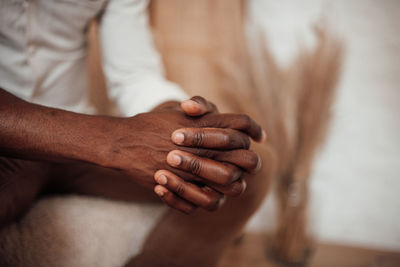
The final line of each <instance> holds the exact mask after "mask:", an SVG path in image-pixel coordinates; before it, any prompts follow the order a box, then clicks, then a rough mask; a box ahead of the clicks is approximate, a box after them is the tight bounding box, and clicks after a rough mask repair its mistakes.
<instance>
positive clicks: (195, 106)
mask: <svg viewBox="0 0 400 267" xmlns="http://www.w3.org/2000/svg"><path fill="white" fill-rule="evenodd" d="M164 107H165V106H164ZM181 108H182V110H183V111H184V112H185V113H186V114H187V115H190V116H201V115H204V114H207V113H218V111H217V109H216V107H215V105H214V104H212V103H211V102H208V101H206V100H205V99H204V98H202V97H193V98H192V99H191V100H187V101H184V102H183V103H182V104H181ZM225 135H226V129H221V128H194V129H193V128H192V129H179V130H176V131H175V132H174V133H173V134H172V140H173V142H174V143H175V144H176V145H180V146H194V147H196V146H203V147H205V148H213V149H221V148H222V149H224V148H225V149H229V148H227V147H226V143H225ZM263 140H265V133H264V132H262V137H261V140H260V139H259V141H263ZM246 147H248V145H246ZM181 149H182V148H181ZM200 154H201V155H205V156H206V157H207V158H211V159H212V160H203V159H201V158H199V157H196V156H194V155H190V154H189V153H186V152H182V151H179V150H176V151H172V152H171V153H169V154H168V157H167V162H168V163H169V164H170V165H171V166H173V167H179V166H183V165H185V164H186V165H188V166H199V165H200V164H201V165H203V167H202V169H206V171H208V172H210V174H212V173H213V172H214V173H215V174H218V166H217V164H216V162H224V164H226V165H230V164H232V165H233V166H237V167H239V168H240V169H243V170H244V171H246V172H250V173H253V172H255V171H257V170H258V169H259V168H260V167H261V160H260V159H259V157H258V155H257V154H255V153H254V152H252V151H248V150H244V149H239V150H228V151H226V150H225V151H223V150H211V149H207V150H203V151H201V152H200ZM182 159H188V160H187V163H183V162H182V161H183V160H182ZM176 162H179V163H180V164H179V166H177V165H176ZM189 168H190V167H189ZM196 168H198V167H196ZM154 177H155V180H156V182H157V183H158V184H159V185H157V186H156V187H155V188H154V190H155V192H156V193H157V194H158V195H159V196H160V197H161V199H162V200H163V201H164V202H165V203H166V204H168V205H169V206H171V207H173V208H175V209H178V210H181V211H183V212H185V213H189V212H190V211H192V210H193V209H194V208H195V207H197V206H199V207H202V208H204V209H206V210H215V209H216V208H217V207H218V206H219V204H220V203H221V200H222V198H223V196H224V195H228V196H238V195H240V194H241V193H243V191H244V190H245V188H246V183H245V181H244V180H242V179H241V178H239V179H237V180H236V181H234V182H232V183H230V184H227V185H220V184H216V183H212V182H207V181H205V182H204V183H202V184H200V183H197V184H196V185H194V184H193V183H191V182H187V181H185V180H183V179H181V178H180V177H179V176H177V175H175V174H174V173H172V172H170V171H167V170H160V171H158V172H157V173H156V174H155V176H154Z"/></svg>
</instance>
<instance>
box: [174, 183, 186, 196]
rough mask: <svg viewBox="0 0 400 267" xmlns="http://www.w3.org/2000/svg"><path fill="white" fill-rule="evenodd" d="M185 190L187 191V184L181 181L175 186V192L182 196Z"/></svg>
mask: <svg viewBox="0 0 400 267" xmlns="http://www.w3.org/2000/svg"><path fill="white" fill-rule="evenodd" d="M185 191H186V188H185V185H184V184H183V183H179V184H178V185H177V186H176V188H175V192H176V193H177V194H178V195H180V196H182V195H183V194H185Z"/></svg>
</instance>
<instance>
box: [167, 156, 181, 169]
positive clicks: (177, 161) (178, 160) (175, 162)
mask: <svg viewBox="0 0 400 267" xmlns="http://www.w3.org/2000/svg"><path fill="white" fill-rule="evenodd" d="M168 161H169V163H170V164H171V165H172V166H179V165H180V164H181V162H182V158H181V157H180V156H179V155H177V154H170V155H169V156H168Z"/></svg>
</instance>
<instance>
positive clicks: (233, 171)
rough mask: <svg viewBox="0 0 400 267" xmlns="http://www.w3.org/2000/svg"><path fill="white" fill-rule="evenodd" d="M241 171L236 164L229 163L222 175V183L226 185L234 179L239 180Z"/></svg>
mask: <svg viewBox="0 0 400 267" xmlns="http://www.w3.org/2000/svg"><path fill="white" fill-rule="evenodd" d="M240 175H241V173H240V171H239V169H237V168H236V167H234V166H231V165H228V166H227V167H226V168H225V172H224V174H223V175H222V183H223V184H224V185H227V184H229V183H231V182H232V181H235V180H237V179H238V178H239V177H240Z"/></svg>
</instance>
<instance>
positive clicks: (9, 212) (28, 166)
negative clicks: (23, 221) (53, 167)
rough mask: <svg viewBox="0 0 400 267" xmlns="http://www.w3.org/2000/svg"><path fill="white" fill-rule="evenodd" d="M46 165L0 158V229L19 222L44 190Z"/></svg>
mask: <svg viewBox="0 0 400 267" xmlns="http://www.w3.org/2000/svg"><path fill="white" fill-rule="evenodd" d="M49 170H50V167H49V165H48V164H46V163H41V162H33V161H27V160H19V159H12V158H6V157H0V228H2V227H4V226H5V225H7V224H9V223H11V222H14V221H16V220H19V219H20V217H21V216H22V215H23V214H24V213H25V212H26V211H27V210H28V209H29V208H30V207H31V206H32V204H33V202H34V201H35V200H36V198H38V196H39V194H40V192H41V191H42V189H43V188H44V186H45V184H46V181H47V179H48V174H49Z"/></svg>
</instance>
